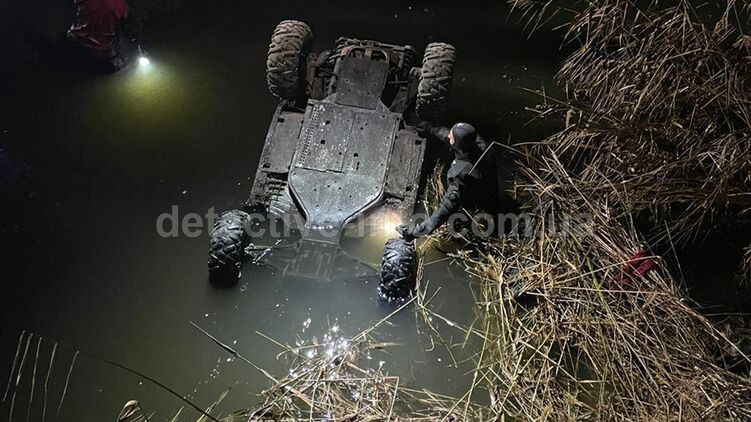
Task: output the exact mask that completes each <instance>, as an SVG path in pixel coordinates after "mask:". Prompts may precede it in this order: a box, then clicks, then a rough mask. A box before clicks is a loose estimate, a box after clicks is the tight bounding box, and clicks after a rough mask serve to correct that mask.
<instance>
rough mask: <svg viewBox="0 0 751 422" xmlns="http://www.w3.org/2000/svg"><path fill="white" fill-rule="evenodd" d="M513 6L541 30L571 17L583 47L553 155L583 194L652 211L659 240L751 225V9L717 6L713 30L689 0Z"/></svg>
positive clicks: (562, 78) (563, 79) (572, 65)
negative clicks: (720, 223) (724, 225)
mask: <svg viewBox="0 0 751 422" xmlns="http://www.w3.org/2000/svg"><path fill="white" fill-rule="evenodd" d="M512 3H513V4H514V5H515V6H516V7H517V8H521V9H523V10H524V11H525V13H526V14H527V16H528V17H529V18H530V19H531V22H533V23H535V24H536V27H537V25H538V24H539V23H540V22H542V21H545V20H546V19H547V18H549V17H550V15H551V14H553V13H555V14H559V15H563V14H567V16H566V22H567V27H568V31H567V38H568V39H569V41H571V42H572V43H575V44H576V45H577V46H578V48H577V49H576V50H575V52H574V53H572V54H571V55H570V56H569V57H568V58H567V59H566V60H565V62H564V64H563V66H562V68H561V70H560V72H559V74H558V75H557V79H558V82H559V83H560V85H562V86H563V87H564V88H565V90H566V92H567V94H568V99H567V100H566V101H562V102H560V103H556V105H555V106H553V107H552V109H550V110H548V111H547V112H546V113H543V114H545V115H557V114H558V113H555V112H554V111H560V112H562V113H563V114H565V116H566V118H565V125H566V127H565V129H563V130H562V131H560V132H558V133H556V134H554V135H553V136H551V137H549V138H548V139H546V140H545V141H544V142H543V145H544V146H543V147H542V148H550V149H552V150H553V151H554V152H555V154H556V155H557V156H559V157H560V159H561V162H562V163H563V164H564V165H565V167H566V169H567V170H568V171H569V172H570V174H571V177H572V178H574V179H575V180H576V182H577V185H578V188H579V190H581V191H582V192H583V193H585V194H586V195H587V196H589V197H593V198H603V199H604V200H606V201H607V202H608V204H609V205H610V206H611V207H618V208H620V209H622V210H628V211H648V212H649V213H650V215H651V216H652V217H654V218H657V220H658V224H656V225H655V226H656V227H657V228H659V229H660V234H661V236H660V237H659V238H658V239H657V240H666V239H667V233H671V235H672V236H673V239H681V240H690V239H692V238H693V237H695V236H697V235H699V234H700V231H701V230H702V229H703V228H706V226H707V224H708V223H714V222H716V219H717V218H718V217H724V216H731V217H732V218H734V219H742V220H743V221H748V220H749V217H751V36H749V35H745V34H744V30H743V28H746V29H747V28H748V23H749V5H751V3H749V2H748V1H743V2H739V1H735V0H728V1H724V2H719V3H711V2H710V3H711V5H714V6H719V12H720V16H719V17H716V18H714V20H713V21H712V22H709V20H710V19H707V18H705V17H706V16H707V15H708V13H706V12H704V11H703V10H701V9H700V10H698V11H697V10H696V9H694V8H693V7H692V6H691V4H690V2H688V1H685V0H679V1H676V2H674V3H675V5H674V6H672V7H665V2H659V3H658V2H657V1H654V2H648V3H649V4H647V5H644V3H639V4H637V3H636V2H631V1H626V0H596V1H591V2H574V5H573V6H571V2H566V5H567V6H570V7H567V8H566V9H563V8H560V7H558V6H559V5H562V4H563V3H564V2H560V1H542V2H539V1H529V0H512ZM645 3H646V2H645ZM641 6H644V7H641ZM535 153H536V154H545V153H547V151H544V150H543V151H539V150H538V151H536V152H535ZM660 220H661V221H660ZM662 222H667V223H668V224H667V226H665V225H663V224H662ZM665 228H667V230H665Z"/></svg>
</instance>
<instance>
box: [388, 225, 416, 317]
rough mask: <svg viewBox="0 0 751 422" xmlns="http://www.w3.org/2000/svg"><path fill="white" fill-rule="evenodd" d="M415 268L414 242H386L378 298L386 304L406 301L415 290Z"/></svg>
mask: <svg viewBox="0 0 751 422" xmlns="http://www.w3.org/2000/svg"><path fill="white" fill-rule="evenodd" d="M416 267H417V255H416V253H415V243H414V242H412V241H406V240H404V239H402V238H395V239H390V240H389V241H388V242H386V247H385V249H384V251H383V261H382V262H381V280H380V283H379V284H378V297H379V298H380V299H383V300H386V301H388V302H391V301H394V300H397V301H398V300H405V299H408V298H409V297H410V295H411V294H412V292H413V291H414V290H415V285H416V282H417V280H416V274H415V273H416Z"/></svg>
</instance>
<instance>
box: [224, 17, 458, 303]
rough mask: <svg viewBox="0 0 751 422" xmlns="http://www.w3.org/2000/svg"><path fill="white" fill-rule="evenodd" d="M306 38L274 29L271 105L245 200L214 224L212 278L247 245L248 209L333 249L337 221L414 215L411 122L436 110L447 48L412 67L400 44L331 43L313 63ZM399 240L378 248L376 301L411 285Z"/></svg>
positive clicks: (450, 62) (284, 25) (437, 115)
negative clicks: (380, 260)
mask: <svg viewBox="0 0 751 422" xmlns="http://www.w3.org/2000/svg"><path fill="white" fill-rule="evenodd" d="M312 39H313V34H312V32H311V30H310V27H308V25H306V24H305V23H303V22H299V21H292V20H287V21H283V22H281V23H280V24H279V25H277V27H276V29H275V30H274V32H273V35H272V37H271V44H270V46H269V52H268V60H267V62H266V79H267V83H268V87H269V90H270V91H271V93H273V94H274V95H275V96H277V97H279V98H280V99H281V102H280V104H279V106H277V108H276V111H275V113H274V116H273V118H272V119H271V124H270V126H269V130H268V133H267V135H266V140H265V144H264V146H263V151H262V153H261V158H260V161H259V163H258V168H257V170H256V175H255V180H254V183H253V187H252V189H251V192H250V197H249V199H248V200H247V201H246V203H245V205H244V207H243V210H232V211H228V212H226V213H224V214H223V215H222V216H221V218H220V219H219V220H218V221H217V222H216V225H215V226H214V230H213V233H212V237H211V246H210V251H209V273H210V275H211V276H212V279H213V278H219V279H223V280H236V279H237V275H238V274H239V270H240V266H241V263H242V259H243V257H244V256H245V255H246V253H245V252H244V250H245V248H246V247H247V246H248V245H250V244H251V243H253V239H251V238H250V236H249V235H248V233H247V231H242V232H241V231H240V227H241V226H243V225H246V224H247V220H248V214H247V212H248V210H250V209H259V208H260V209H263V210H264V211H265V212H266V213H267V214H268V216H269V217H271V218H281V219H284V221H285V222H288V223H289V224H290V225H292V226H294V227H293V228H295V229H297V230H299V232H300V233H301V241H300V242H302V243H310V242H313V243H319V244H327V245H338V244H339V241H340V239H341V234H342V230H343V227H344V226H345V224H347V223H348V222H351V221H353V220H354V219H355V218H357V217H360V216H363V215H367V214H370V213H375V212H378V211H387V212H389V213H390V214H393V215H398V216H400V217H401V218H402V220H403V221H406V220H407V219H409V217H410V216H411V215H412V214H413V212H414V208H415V204H416V202H417V195H418V191H419V190H420V186H421V181H422V180H423V177H422V176H423V160H424V155H425V147H426V141H425V139H424V138H423V137H421V136H420V135H419V134H418V129H417V127H416V124H417V123H419V122H421V121H431V122H434V121H437V120H439V119H441V118H442V116H443V115H444V113H445V112H446V109H447V106H448V96H449V92H450V90H451V80H452V76H453V67H454V61H455V56H456V52H455V49H454V47H453V46H451V45H449V44H443V43H431V44H429V45H428V46H427V47H426V49H425V52H424V54H423V59H422V63H421V67H418V66H417V65H418V63H417V52H416V51H415V49H414V48H412V47H411V46H399V45H392V44H384V43H380V42H377V41H366V40H358V39H355V38H339V39H338V40H337V41H336V44H335V46H334V47H333V48H332V49H331V50H327V51H324V52H322V53H319V54H316V53H313V52H312ZM399 242H403V241H402V240H401V239H398V240H392V241H389V244H388V245H387V248H386V256H385V257H384V265H383V267H382V280H383V281H382V283H381V295H382V296H384V297H401V296H404V295H408V294H409V292H410V291H411V289H412V287H413V286H414V269H413V268H412V269H410V268H411V267H412V266H413V265H414V260H415V258H414V247H413V246H412V247H411V248H410V247H409V246H408V245H402V246H399V247H397V246H396V245H397V243H399ZM337 247H338V246H337ZM410 257H411V258H410ZM397 258H398V259H397ZM402 260H403V261H404V262H402ZM289 268H290V269H293V268H297V266H295V265H290V266H289Z"/></svg>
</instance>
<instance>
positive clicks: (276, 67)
mask: <svg viewBox="0 0 751 422" xmlns="http://www.w3.org/2000/svg"><path fill="white" fill-rule="evenodd" d="M312 41H313V32H312V31H311V30H310V27H309V26H308V25H307V24H305V23H303V22H300V21H294V20H285V21H282V22H280V23H279V25H277V26H276V29H275V30H274V33H273V34H272V35H271V44H270V45H269V54H268V57H267V60H266V82H267V84H268V86H269V91H271V93H272V94H274V95H276V96H277V97H279V98H281V99H283V100H297V99H300V98H302V97H303V96H304V95H305V92H306V90H307V87H308V83H307V79H306V74H307V67H308V66H307V60H308V54H309V53H310V48H311V44H312Z"/></svg>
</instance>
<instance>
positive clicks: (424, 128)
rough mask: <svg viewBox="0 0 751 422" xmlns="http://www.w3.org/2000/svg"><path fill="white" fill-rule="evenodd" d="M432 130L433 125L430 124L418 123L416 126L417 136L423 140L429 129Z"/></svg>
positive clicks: (428, 133)
mask: <svg viewBox="0 0 751 422" xmlns="http://www.w3.org/2000/svg"><path fill="white" fill-rule="evenodd" d="M432 128H433V125H431V124H430V122H420V123H418V124H417V134H418V135H420V136H422V137H423V138H425V137H427V136H428V135H430V129H432Z"/></svg>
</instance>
